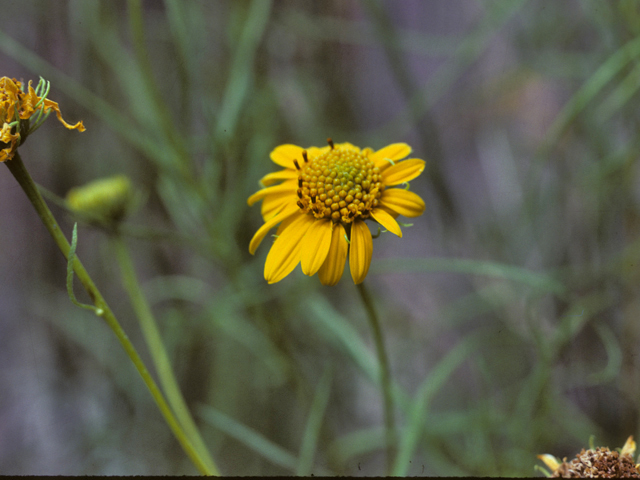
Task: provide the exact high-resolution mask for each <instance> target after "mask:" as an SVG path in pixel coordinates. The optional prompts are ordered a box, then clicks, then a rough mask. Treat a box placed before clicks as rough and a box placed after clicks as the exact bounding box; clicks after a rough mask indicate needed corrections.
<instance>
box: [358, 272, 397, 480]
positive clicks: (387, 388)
mask: <svg viewBox="0 0 640 480" xmlns="http://www.w3.org/2000/svg"><path fill="white" fill-rule="evenodd" d="M356 287H358V293H359V294H360V298H361V299H362V303H363V304H364V308H365V310H366V311H367V318H368V320H369V325H370V326H371V331H372V333H373V338H374V341H375V344H376V354H377V356H378V362H379V363H380V387H381V388H382V396H383V399H384V425H385V437H386V445H387V475H390V474H391V466H392V465H393V457H394V456H395V450H396V443H397V442H396V427H395V420H394V414H393V396H392V392H391V373H390V369H389V358H388V357H387V351H386V349H385V347H384V335H383V334H382V328H380V321H379V320H378V315H377V313H376V310H375V308H374V306H373V301H372V299H371V295H370V294H369V291H368V290H367V289H366V287H365V286H364V283H359V284H358V285H356Z"/></svg>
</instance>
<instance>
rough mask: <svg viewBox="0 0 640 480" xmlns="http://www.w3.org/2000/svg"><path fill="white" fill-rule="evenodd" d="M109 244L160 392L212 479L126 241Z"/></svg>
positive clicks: (206, 453) (119, 239) (210, 462)
mask: <svg viewBox="0 0 640 480" xmlns="http://www.w3.org/2000/svg"><path fill="white" fill-rule="evenodd" d="M112 242H113V246H114V248H115V251H116V258H117V260H118V264H119V265H120V270H121V271H122V282H123V284H124V287H125V290H126V291H127V294H128V295H129V299H130V300H131V305H132V306H133V309H134V311H135V312H136V316H137V317H138V320H139V322H140V328H141V329H142V333H143V334H144V339H145V342H146V343H147V346H148V348H149V351H150V352H151V359H152V360H153V364H154V365H155V367H156V372H157V373H158V378H159V379H160V385H162V389H163V390H164V392H165V395H166V396H167V400H168V401H169V405H171V408H172V409H173V411H174V412H175V414H176V416H177V417H178V420H179V421H180V423H181V424H182V427H183V428H184V430H185V432H186V433H187V435H188V436H189V438H190V439H191V441H192V442H193V445H194V447H195V448H196V449H197V450H198V453H199V454H200V456H201V457H202V459H203V461H204V462H205V463H206V464H207V466H208V467H209V470H211V471H212V472H213V473H214V475H218V469H217V467H216V465H215V462H214V461H213V458H211V455H210V454H209V450H208V449H207V447H206V446H205V444H204V441H203V440H202V437H201V436H200V432H199V431H198V427H197V426H196V424H195V422H194V421H193V417H192V416H191V413H190V412H189V408H188V407H187V403H186V402H185V400H184V397H183V396H182V393H181V392H180V387H179V386H178V382H177V381H176V378H175V376H174V374H173V370H172V369H171V361H170V360H169V355H168V354H167V350H166V349H165V347H164V344H163V343H162V337H161V335H160V330H159V329H158V324H157V323H156V320H155V317H154V316H153V312H152V311H151V307H150V306H149V303H148V302H147V299H146V298H145V296H144V294H143V293H142V289H141V288H140V282H139V281H138V277H137V275H136V272H135V269H134V267H133V261H132V260H131V255H130V254H129V250H128V249H127V246H126V244H125V241H124V239H123V238H122V236H120V235H119V234H116V235H115V237H113V239H112Z"/></svg>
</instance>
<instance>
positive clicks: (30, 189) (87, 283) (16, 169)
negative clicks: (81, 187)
mask: <svg viewBox="0 0 640 480" xmlns="http://www.w3.org/2000/svg"><path fill="white" fill-rule="evenodd" d="M11 153H12V155H11V156H12V158H11V159H10V160H8V161H6V162H5V164H6V165H7V167H8V168H9V171H10V172H11V173H12V175H13V176H14V177H15V179H16V180H17V182H18V184H19V185H20V187H21V188H22V190H23V191H24V192H25V194H26V195H27V198H28V199H29V201H30V202H31V204H32V205H33V207H34V208H35V210H36V212H37V214H38V216H39V217H40V219H41V220H42V223H44V225H45V227H46V228H47V230H48V231H49V233H50V234H51V236H52V237H53V239H54V241H55V242H56V244H57V245H58V248H59V249H60V251H61V252H62V254H63V255H64V256H65V258H67V259H68V258H69V251H70V248H71V246H70V245H69V242H68V240H67V238H66V237H65V235H64V233H62V231H61V230H60V227H59V225H58V222H57V221H56V219H55V218H54V216H53V214H52V213H51V211H50V210H49V207H48V206H47V204H46V203H45V201H44V199H43V198H42V196H41V195H40V192H39V191H38V188H37V187H36V185H35V183H34V181H33V179H32V178H31V175H30V174H29V172H28V171H27V169H26V168H25V166H24V163H23V162H22V159H21V158H20V155H19V153H18V152H17V151H13V152H11ZM73 270H74V272H75V273H76V275H77V277H78V279H79V280H80V282H81V283H82V286H83V287H84V288H85V290H86V291H87V293H88V294H89V297H90V298H91V300H92V302H93V303H94V305H95V307H96V310H95V312H96V314H97V315H99V316H100V317H101V318H102V319H104V321H105V322H106V323H107V325H108V326H109V328H111V330H112V331H113V332H114V334H115V335H116V337H117V338H118V341H119V342H120V344H121V345H122V348H124V350H125V352H126V354H127V355H128V356H129V358H130V359H131V361H132V362H133V364H134V366H135V368H136V370H137V371H138V373H139V374H140V376H141V377H142V380H143V381H144V383H145V385H146V386H147V388H148V389H149V392H150V393H151V396H152V397H153V399H154V400H155V402H156V404H157V405H158V408H159V409H160V413H161V414H162V416H163V417H164V419H165V421H166V422H167V425H168V426H169V428H170V429H171V431H172V432H173V434H174V435H175V437H176V439H177V440H178V442H179V443H180V445H181V446H182V448H183V449H184V451H185V453H186V454H187V455H188V456H189V458H190V459H191V461H192V462H193V464H194V465H195V466H196V468H197V469H198V470H199V471H200V473H202V474H204V475H214V474H215V473H214V471H212V470H211V469H210V468H209V467H208V466H207V464H206V463H205V462H204V461H203V460H202V458H201V457H200V455H199V454H198V451H197V450H196V449H195V448H194V447H193V445H192V443H191V441H190V440H189V438H188V437H187V435H186V434H185V432H184V430H183V428H182V426H181V425H180V423H179V422H178V420H177V419H176V417H175V416H174V414H173V412H172V411H171V408H170V407H169V405H168V404H167V402H166V400H165V399H164V396H163V395H162V392H161V391H160V389H159V388H158V386H157V385H156V383H155V381H154V380H153V378H152V377H151V375H150V374H149V371H148V370H147V367H146V366H145V364H144V362H143V361H142V359H141V358H140V355H138V352H137V351H136V349H135V347H134V346H133V344H132V343H131V341H130V340H129V337H128V336H127V334H126V333H125V331H124V330H123V329H122V327H121V326H120V323H119V322H118V320H117V318H116V316H115V315H114V314H113V312H112V310H111V308H109V305H108V304H107V302H106V301H105V299H104V298H103V296H102V294H101V293H100V291H99V290H98V288H97V287H96V285H95V283H94V282H93V280H92V279H91V277H90V276H89V273H88V272H87V271H86V269H85V268H84V266H83V265H82V262H81V261H80V259H79V258H78V257H77V256H76V257H75V258H74V260H73Z"/></svg>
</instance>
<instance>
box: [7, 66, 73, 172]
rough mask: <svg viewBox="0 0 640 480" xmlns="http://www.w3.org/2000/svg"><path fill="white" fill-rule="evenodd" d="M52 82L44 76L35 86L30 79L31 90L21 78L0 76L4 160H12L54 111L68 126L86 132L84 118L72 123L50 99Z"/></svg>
mask: <svg viewBox="0 0 640 480" xmlns="http://www.w3.org/2000/svg"><path fill="white" fill-rule="evenodd" d="M48 93H49V83H48V82H45V81H44V80H43V79H40V81H39V82H38V85H37V86H36V88H35V89H34V88H33V87H32V86H31V81H29V84H28V87H27V91H26V92H25V91H24V85H23V84H22V83H21V82H19V81H18V80H16V79H15V78H14V79H10V78H8V77H2V78H0V117H2V122H3V124H2V130H0V162H4V161H6V160H11V159H12V158H13V155H14V152H15V151H16V149H17V148H18V147H19V146H20V145H21V144H22V143H24V141H25V139H26V138H27V136H28V135H29V134H30V133H33V132H34V131H35V130H36V129H37V128H38V127H39V126H40V125H42V122H44V121H45V120H46V118H47V117H48V116H49V114H50V113H51V111H54V112H55V114H56V117H58V120H60V122H61V123H62V124H63V125H64V126H65V127H67V128H68V129H77V130H79V131H81V132H84V130H85V128H84V125H83V124H82V122H78V123H76V124H75V125H69V124H68V123H67V122H65V121H64V120H63V118H62V114H61V113H60V107H59V106H58V104H57V103H56V102H53V101H51V100H49V99H48V98H46V97H47V94H48Z"/></svg>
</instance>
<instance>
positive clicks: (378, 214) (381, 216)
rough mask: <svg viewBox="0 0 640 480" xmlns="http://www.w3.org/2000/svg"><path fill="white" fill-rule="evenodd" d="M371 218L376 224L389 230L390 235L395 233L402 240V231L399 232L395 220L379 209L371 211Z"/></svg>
mask: <svg viewBox="0 0 640 480" xmlns="http://www.w3.org/2000/svg"><path fill="white" fill-rule="evenodd" d="M371 216H372V217H373V218H374V220H375V221H376V222H378V223H379V224H380V225H382V226H383V227H384V228H386V229H387V230H389V231H390V232H391V233H395V234H396V235H397V236H399V237H400V238H402V230H400V225H398V222H396V219H395V218H393V217H392V216H391V215H389V214H388V213H387V212H385V211H384V210H382V209H381V208H374V209H373V210H372V211H371Z"/></svg>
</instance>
